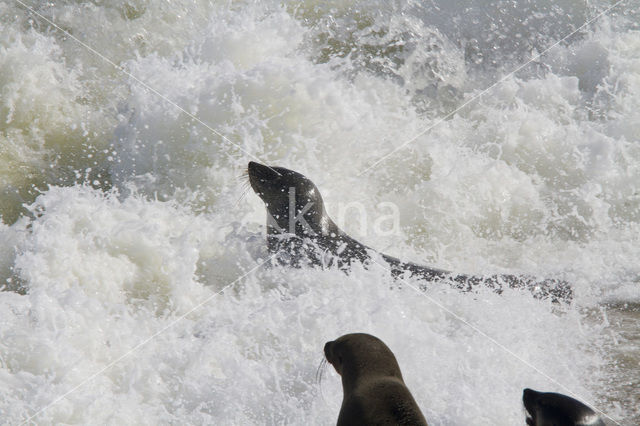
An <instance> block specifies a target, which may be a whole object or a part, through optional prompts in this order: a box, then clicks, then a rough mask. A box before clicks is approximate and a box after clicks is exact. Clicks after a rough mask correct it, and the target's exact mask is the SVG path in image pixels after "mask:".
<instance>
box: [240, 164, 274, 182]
mask: <svg viewBox="0 0 640 426" xmlns="http://www.w3.org/2000/svg"><path fill="white" fill-rule="evenodd" d="M247 171H248V172H249V176H250V177H253V178H256V179H262V180H271V179H275V178H277V177H278V176H279V175H278V173H277V172H276V171H275V170H273V169H272V168H271V167H269V166H265V165H264V164H260V163H256V162H255V161H249V166H248V167H247Z"/></svg>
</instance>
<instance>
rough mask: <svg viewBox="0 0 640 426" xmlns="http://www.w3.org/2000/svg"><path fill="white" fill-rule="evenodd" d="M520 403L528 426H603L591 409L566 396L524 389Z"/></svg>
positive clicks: (602, 422)
mask: <svg viewBox="0 0 640 426" xmlns="http://www.w3.org/2000/svg"><path fill="white" fill-rule="evenodd" d="M522 402H523V403H524V408H525V409H526V410H527V425H529V426H605V423H604V421H602V419H601V418H600V416H599V415H598V414H596V412H595V411H593V410H592V409H591V408H589V407H588V406H586V405H585V404H583V403H582V402H580V401H578V400H577V399H573V398H571V397H568V396H566V395H562V394H560V393H552V392H546V393H543V392H536V391H534V390H532V389H525V390H524V391H523V392H522Z"/></svg>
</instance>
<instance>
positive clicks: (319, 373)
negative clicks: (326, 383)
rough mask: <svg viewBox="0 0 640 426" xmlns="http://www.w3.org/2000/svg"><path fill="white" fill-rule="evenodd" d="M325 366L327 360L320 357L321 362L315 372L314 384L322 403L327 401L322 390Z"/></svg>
mask: <svg viewBox="0 0 640 426" xmlns="http://www.w3.org/2000/svg"><path fill="white" fill-rule="evenodd" d="M326 366H327V359H326V358H325V357H322V360H321V361H320V365H318V369H317V370H316V383H317V384H318V387H319V388H320V398H322V401H324V402H326V401H327V400H326V399H325V398H324V392H323V390H322V377H323V376H324V372H325V367H326Z"/></svg>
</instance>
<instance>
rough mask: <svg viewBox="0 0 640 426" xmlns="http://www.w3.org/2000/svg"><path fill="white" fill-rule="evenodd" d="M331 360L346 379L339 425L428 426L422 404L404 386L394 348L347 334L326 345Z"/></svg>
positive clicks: (361, 335) (367, 335)
mask: <svg viewBox="0 0 640 426" xmlns="http://www.w3.org/2000/svg"><path fill="white" fill-rule="evenodd" d="M324 354H325V357H326V359H327V361H328V362H329V363H330V364H331V365H333V367H334V368H335V369H336V371H337V372H338V374H340V376H341V377H342V391H343V397H342V407H341V408H340V414H339V415H338V423H337V424H338V426H353V425H363V426H366V425H405V426H426V425H427V421H426V420H425V418H424V416H423V415H422V412H421V411H420V408H419V407H418V404H417V403H416V401H415V399H413V396H412V395H411V392H409V389H408V388H407V386H406V385H405V384H404V380H403V379H402V374H401V373H400V366H399V365H398V361H396V357H395V356H394V355H393V352H391V349H389V348H388V347H387V345H385V344H384V342H383V341H382V340H380V339H378V338H377V337H374V336H371V335H369V334H364V333H356V334H346V335H344V336H342V337H340V338H339V339H337V340H334V341H332V342H327V343H326V344H325V345H324Z"/></svg>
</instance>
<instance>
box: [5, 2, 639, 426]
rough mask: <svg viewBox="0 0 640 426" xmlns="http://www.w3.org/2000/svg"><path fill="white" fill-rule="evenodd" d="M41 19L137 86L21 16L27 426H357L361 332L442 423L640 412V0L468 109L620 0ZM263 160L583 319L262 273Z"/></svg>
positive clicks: (379, 274) (8, 98)
mask: <svg viewBox="0 0 640 426" xmlns="http://www.w3.org/2000/svg"><path fill="white" fill-rule="evenodd" d="M25 3H26V2H25ZM425 3H426V2H425ZM28 4H29V5H30V6H32V7H35V10H36V11H37V12H38V13H40V14H42V15H43V16H44V17H46V18H47V19H50V20H52V21H53V22H55V23H56V24H57V25H59V26H60V27H61V28H63V29H64V30H66V31H69V32H70V33H71V34H72V35H73V37H75V38H77V39H79V40H81V41H82V42H83V43H85V44H86V45H87V46H90V47H91V48H92V49H95V51H97V52H99V53H100V54H101V55H104V57H106V58H108V59H109V60H111V61H113V62H115V63H117V64H119V65H120V66H122V67H123V68H124V70H126V73H123V72H121V71H119V70H117V69H116V68H114V67H113V66H112V65H111V64H109V63H108V62H107V61H105V59H104V58H101V57H100V56H98V55H96V53H95V52H92V51H90V50H89V49H87V47H85V46H82V45H81V44H79V43H78V41H77V40H75V39H74V38H72V37H70V36H68V35H65V34H64V33H62V32H60V31H58V30H56V29H55V28H54V27H52V26H51V25H49V24H47V22H46V21H44V20H43V19H42V18H41V17H38V16H37V15H34V14H30V13H29V12H28V11H27V9H25V7H23V6H22V5H21V4H20V2H17V1H15V2H14V1H11V0H10V1H4V2H0V215H2V219H3V221H2V222H3V223H0V242H1V244H0V283H1V284H0V285H4V286H5V289H6V290H7V291H3V292H0V423H2V424H4V423H7V424H20V423H22V422H23V421H25V420H27V419H29V421H30V422H33V423H37V424H56V423H67V424H170V423H181V424H186V423H190V424H203V423H207V424H283V423H284V424H332V423H334V422H335V420H336V418H337V413H338V410H339V405H340V400H341V386H340V381H339V376H337V374H336V373H335V372H334V371H333V370H332V368H330V366H329V367H328V368H326V369H325V370H324V374H323V379H322V382H321V385H320V384H319V383H318V382H317V381H316V378H315V376H316V369H317V367H318V365H319V364H320V361H321V359H322V348H323V345H324V343H325V342H326V341H328V340H333V339H335V338H337V337H339V336H340V335H342V334H345V333H349V332H368V333H371V334H374V335H376V336H378V337H380V338H381V339H383V340H384V341H385V342H386V343H387V344H388V345H389V346H390V348H391V349H392V350H393V351H394V353H395V354H396V356H397V358H398V361H399V363H400V366H401V368H402V371H403V373H404V375H405V379H406V382H407V384H408V386H409V388H410V389H411V390H412V392H413V394H414V396H415V398H416V400H417V401H418V403H419V405H420V406H421V408H422V409H423V412H424V414H425V417H426V418H427V420H428V421H429V423H430V424H433V425H494V424H497V425H516V424H524V412H523V409H522V407H521V392H522V389H523V388H524V387H531V388H533V389H537V390H544V391H557V392H562V393H570V394H573V395H574V396H577V397H579V398H580V399H582V400H584V401H585V402H588V403H589V404H590V405H592V406H594V407H597V408H598V409H600V410H602V411H604V412H605V413H606V414H607V415H608V416H610V417H611V418H612V419H613V420H615V421H617V422H619V423H621V424H637V423H638V421H640V412H639V411H638V408H637V407H638V405H639V403H638V401H640V392H639V391H638V386H639V382H640V380H639V379H640V377H639V375H640V366H639V365H640V343H639V342H640V337H638V333H637V330H638V315H637V310H638V308H637V306H638V304H640V288H639V287H638V286H639V285H640V284H639V282H640V267H639V266H638V262H637V259H638V258H639V257H640V188H639V185H640V145H639V143H640V31H639V28H638V25H637V24H636V22H638V18H639V17H638V15H637V14H638V12H637V11H638V10H640V7H639V6H640V4H639V3H638V1H637V0H628V1H625V2H623V3H621V4H620V5H619V6H618V7H617V8H615V9H614V10H612V12H611V13H609V14H607V15H606V16H603V17H601V18H599V19H598V20H597V22H595V23H594V24H593V25H590V26H588V27H587V28H585V29H584V30H582V31H579V32H578V33H577V34H575V35H574V36H572V37H570V38H568V39H567V41H565V42H563V43H561V44H560V45H558V46H557V47H554V48H553V49H552V50H550V51H549V52H547V53H545V54H544V55H543V56H542V57H541V58H539V59H537V60H536V61H534V63H533V64H531V65H530V66H528V67H526V68H524V69H522V71H520V72H518V73H517V74H516V75H515V76H510V77H507V78H506V79H505V80H504V82H502V83H500V84H499V85H497V86H496V87H495V88H493V89H491V90H490V91H489V92H488V93H486V94H484V95H483V96H481V97H480V98H479V99H478V100H476V101H473V102H471V103H469V104H468V106H465V107H464V108H462V109H461V110H460V111H458V112H457V113H455V114H454V115H453V116H451V117H448V116H447V114H448V113H449V112H450V111H453V110H454V109H456V108H457V107H459V106H461V105H463V104H464V103H465V102H466V101H468V100H471V99H472V98H473V97H474V96H476V95H479V94H480V93H481V92H482V91H483V90H484V89H485V88H486V87H489V86H491V85H492V84H494V83H495V82H497V81H499V80H500V79H501V78H503V77H504V76H506V75H507V74H508V73H509V72H510V71H511V70H514V69H516V68H517V67H518V66H519V65H520V64H522V63H525V62H526V61H527V60H528V59H529V58H531V56H532V54H533V55H535V54H536V52H537V53H540V52H542V51H543V50H544V49H546V48H547V47H549V46H551V45H552V44H553V43H554V42H555V41H556V40H559V39H561V38H563V37H564V36H566V35H568V34H570V33H572V32H573V31H574V30H576V29H577V28H578V27H579V26H580V25H582V24H583V23H584V22H585V21H587V20H589V19H592V18H595V17H596V16H597V14H598V13H599V12H600V11H603V10H604V9H605V8H606V7H608V6H609V5H611V4H612V3H607V2H587V3H586V4H585V3H584V2H582V1H562V2H552V1H546V0H540V1H537V2H535V3H533V4H527V3H526V2H524V1H523V2H516V3H512V2H506V1H505V2H503V1H493V2H491V3H488V2H473V3H472V4H470V3H469V2H466V1H464V2H463V1H448V2H432V3H430V4H424V5H423V4H422V2H411V3H409V4H405V3H395V2H378V1H375V0H368V1H342V2H331V3H330V4H326V3H316V2H304V3H296V2H286V3H280V2H264V3H258V4H254V3H251V2H219V3H211V2H204V1H203V2H197V3H192V2H163V1H162V2H146V1H114V2H101V1H95V2H92V3H85V2H74V1H66V2H57V3H56V5H55V6H52V5H46V4H45V5H43V4H41V3H39V2H28ZM634 14H635V16H634ZM127 73H128V74H127ZM134 76H135V78H134ZM138 80H139V81H142V82H144V83H145V84H146V85H148V87H151V88H153V89H154V90H156V91H157V92H159V93H160V94H161V95H162V96H164V99H163V98H162V97H160V96H159V95H158V93H154V92H153V91H149V90H148V87H145V86H143V85H141V84H140V83H139V81H138ZM167 99H168V100H170V102H168V101H167ZM177 106H179V107H180V108H183V109H184V110H186V111H188V112H189V113H190V114H193V115H194V116H196V117H197V118H198V119H199V120H201V121H202V122H204V123H206V125H207V126H210V127H211V128H213V129H215V130H216V131H217V132H221V133H223V134H224V135H226V137H227V138H229V140H230V141H231V142H233V144H235V146H234V145H232V144H231V143H229V142H228V141H223V140H222V139H221V138H220V137H219V136H218V135H216V134H215V133H214V132H212V131H211V130H209V129H208V128H207V127H205V126H203V125H202V123H199V122H197V121H194V120H192V118H191V117H189V116H188V115H187V114H185V113H184V112H183V111H181V110H180V109H179V108H178V107H177ZM445 117H446V120H444V121H442V122H441V119H442V118H445ZM432 126H434V127H433V128H432V129H431V130H429V131H427V132H424V130H425V129H427V128H431V127H432ZM416 135H420V136H419V137H417V139H416V140H415V141H413V142H412V143H410V144H408V145H407V146H406V147H404V148H403V149H401V150H400V151H398V152H397V153H395V154H393V155H391V156H389V157H388V158H386V159H385V160H384V161H382V162H380V163H379V164H377V165H376V166H375V167H374V168H373V169H371V170H368V171H366V172H365V173H363V174H361V172H363V171H364V170H366V169H367V168H368V167H369V166H370V165H372V164H374V163H376V161H378V160H379V159H380V158H381V157H383V156H384V155H385V154H387V153H389V152H391V151H392V150H393V149H394V148H395V147H398V146H400V145H402V144H403V143H404V142H406V141H409V140H411V139H412V138H414V137H415V136H416ZM247 153H249V154H250V155H248V154H247ZM256 158H257V159H259V160H260V161H262V162H265V163H267V164H273V165H279V166H284V167H289V168H293V169H295V170H297V171H300V172H302V173H304V174H305V175H307V176H309V177H310V178H312V179H313V180H314V182H315V183H316V184H317V186H318V187H319V188H320V189H321V191H322V193H323V196H324V198H325V200H326V202H327V204H328V209H329V212H330V214H331V215H332V216H334V217H339V216H342V215H341V214H339V213H340V208H341V206H342V207H343V204H341V203H345V202H348V201H357V202H360V203H362V205H363V206H364V208H365V211H366V213H367V217H368V218H369V219H370V220H369V221H368V222H367V228H366V229H367V233H366V235H360V233H359V230H360V222H359V220H358V217H357V215H351V216H349V215H346V216H345V221H344V222H343V223H341V226H343V227H344V229H345V230H347V231H348V232H349V233H351V234H352V235H353V236H354V237H356V238H358V239H361V240H363V241H364V242H366V243H367V244H369V245H370V246H372V247H376V248H379V249H381V250H383V251H385V252H387V253H390V254H393V255H396V256H399V257H401V258H403V259H407V260H414V261H417V262H421V263H425V264H432V265H437V266H439V267H441V268H446V269H451V270H456V271H461V272H468V273H476V274H484V273H487V274H488V273H495V272H508V273H527V274H534V275H538V276H541V277H559V278H562V279H565V280H567V281H569V282H571V283H572V285H573V288H574V293H575V301H574V303H573V304H572V305H571V306H554V305H553V304H552V303H550V302H548V301H539V300H535V299H533V298H532V297H531V295H530V294H527V293H521V292H519V291H506V292H505V293H503V294H502V295H496V294H493V293H491V292H482V291H481V292H479V293H478V294H461V293H458V292H456V291H454V290H451V289H448V288H440V287H438V286H435V287H433V288H432V289H431V290H429V291H428V292H427V293H424V294H419V293H416V292H415V291H413V290H412V289H411V288H409V287H408V286H403V287H402V288H398V287H397V285H396V283H394V281H393V280H392V279H391V277H390V276H389V274H388V273H386V272H385V271H384V270H382V269H375V268H374V269H371V270H364V269H356V270H354V271H352V273H351V274H350V275H344V274H342V273H341V272H338V271H334V270H325V271H322V270H310V269H302V270H282V269H266V268H261V267H258V268H256V267H257V266H258V265H259V263H260V259H265V258H266V253H265V249H264V243H263V238H264V237H263V233H264V220H265V217H264V216H265V214H264V208H263V205H262V203H261V201H260V200H259V199H258V197H257V196H255V195H254V194H252V193H249V194H246V196H245V197H242V193H243V182H244V181H243V180H242V179H241V178H240V176H241V174H242V172H243V170H244V168H245V167H246V164H247V162H248V161H249V160H252V159H256ZM382 202H393V203H395V205H397V206H398V209H399V212H400V232H399V233H398V234H397V235H392V236H388V235H380V234H375V233H373V232H372V229H373V228H372V225H373V222H374V221H373V219H374V218H376V217H377V216H379V215H380V213H381V212H380V206H379V203H382ZM229 285H230V286H229ZM227 286H229V287H227ZM223 289H225V291H223V292H221V290H223ZM220 292H221V293H220ZM203 302H204V304H203ZM194 308H195V309H194ZM445 309H446V310H445ZM185 314H186V316H185ZM183 316H184V317H183ZM176 320H178V321H177V322H176ZM463 321H464V322H463ZM156 334H157V335H156ZM150 337H152V338H151V339H150ZM141 343H144V344H143V345H140V346H138V345H139V344H141ZM132 349H133V351H132ZM123 355H127V356H126V357H124V358H121V357H122V356H123ZM60 397H63V398H62V399H59V398H60ZM52 403H53V404H52ZM50 404H51V405H50ZM34 415H35V417H31V416H34ZM612 424H613V423H612Z"/></svg>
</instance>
